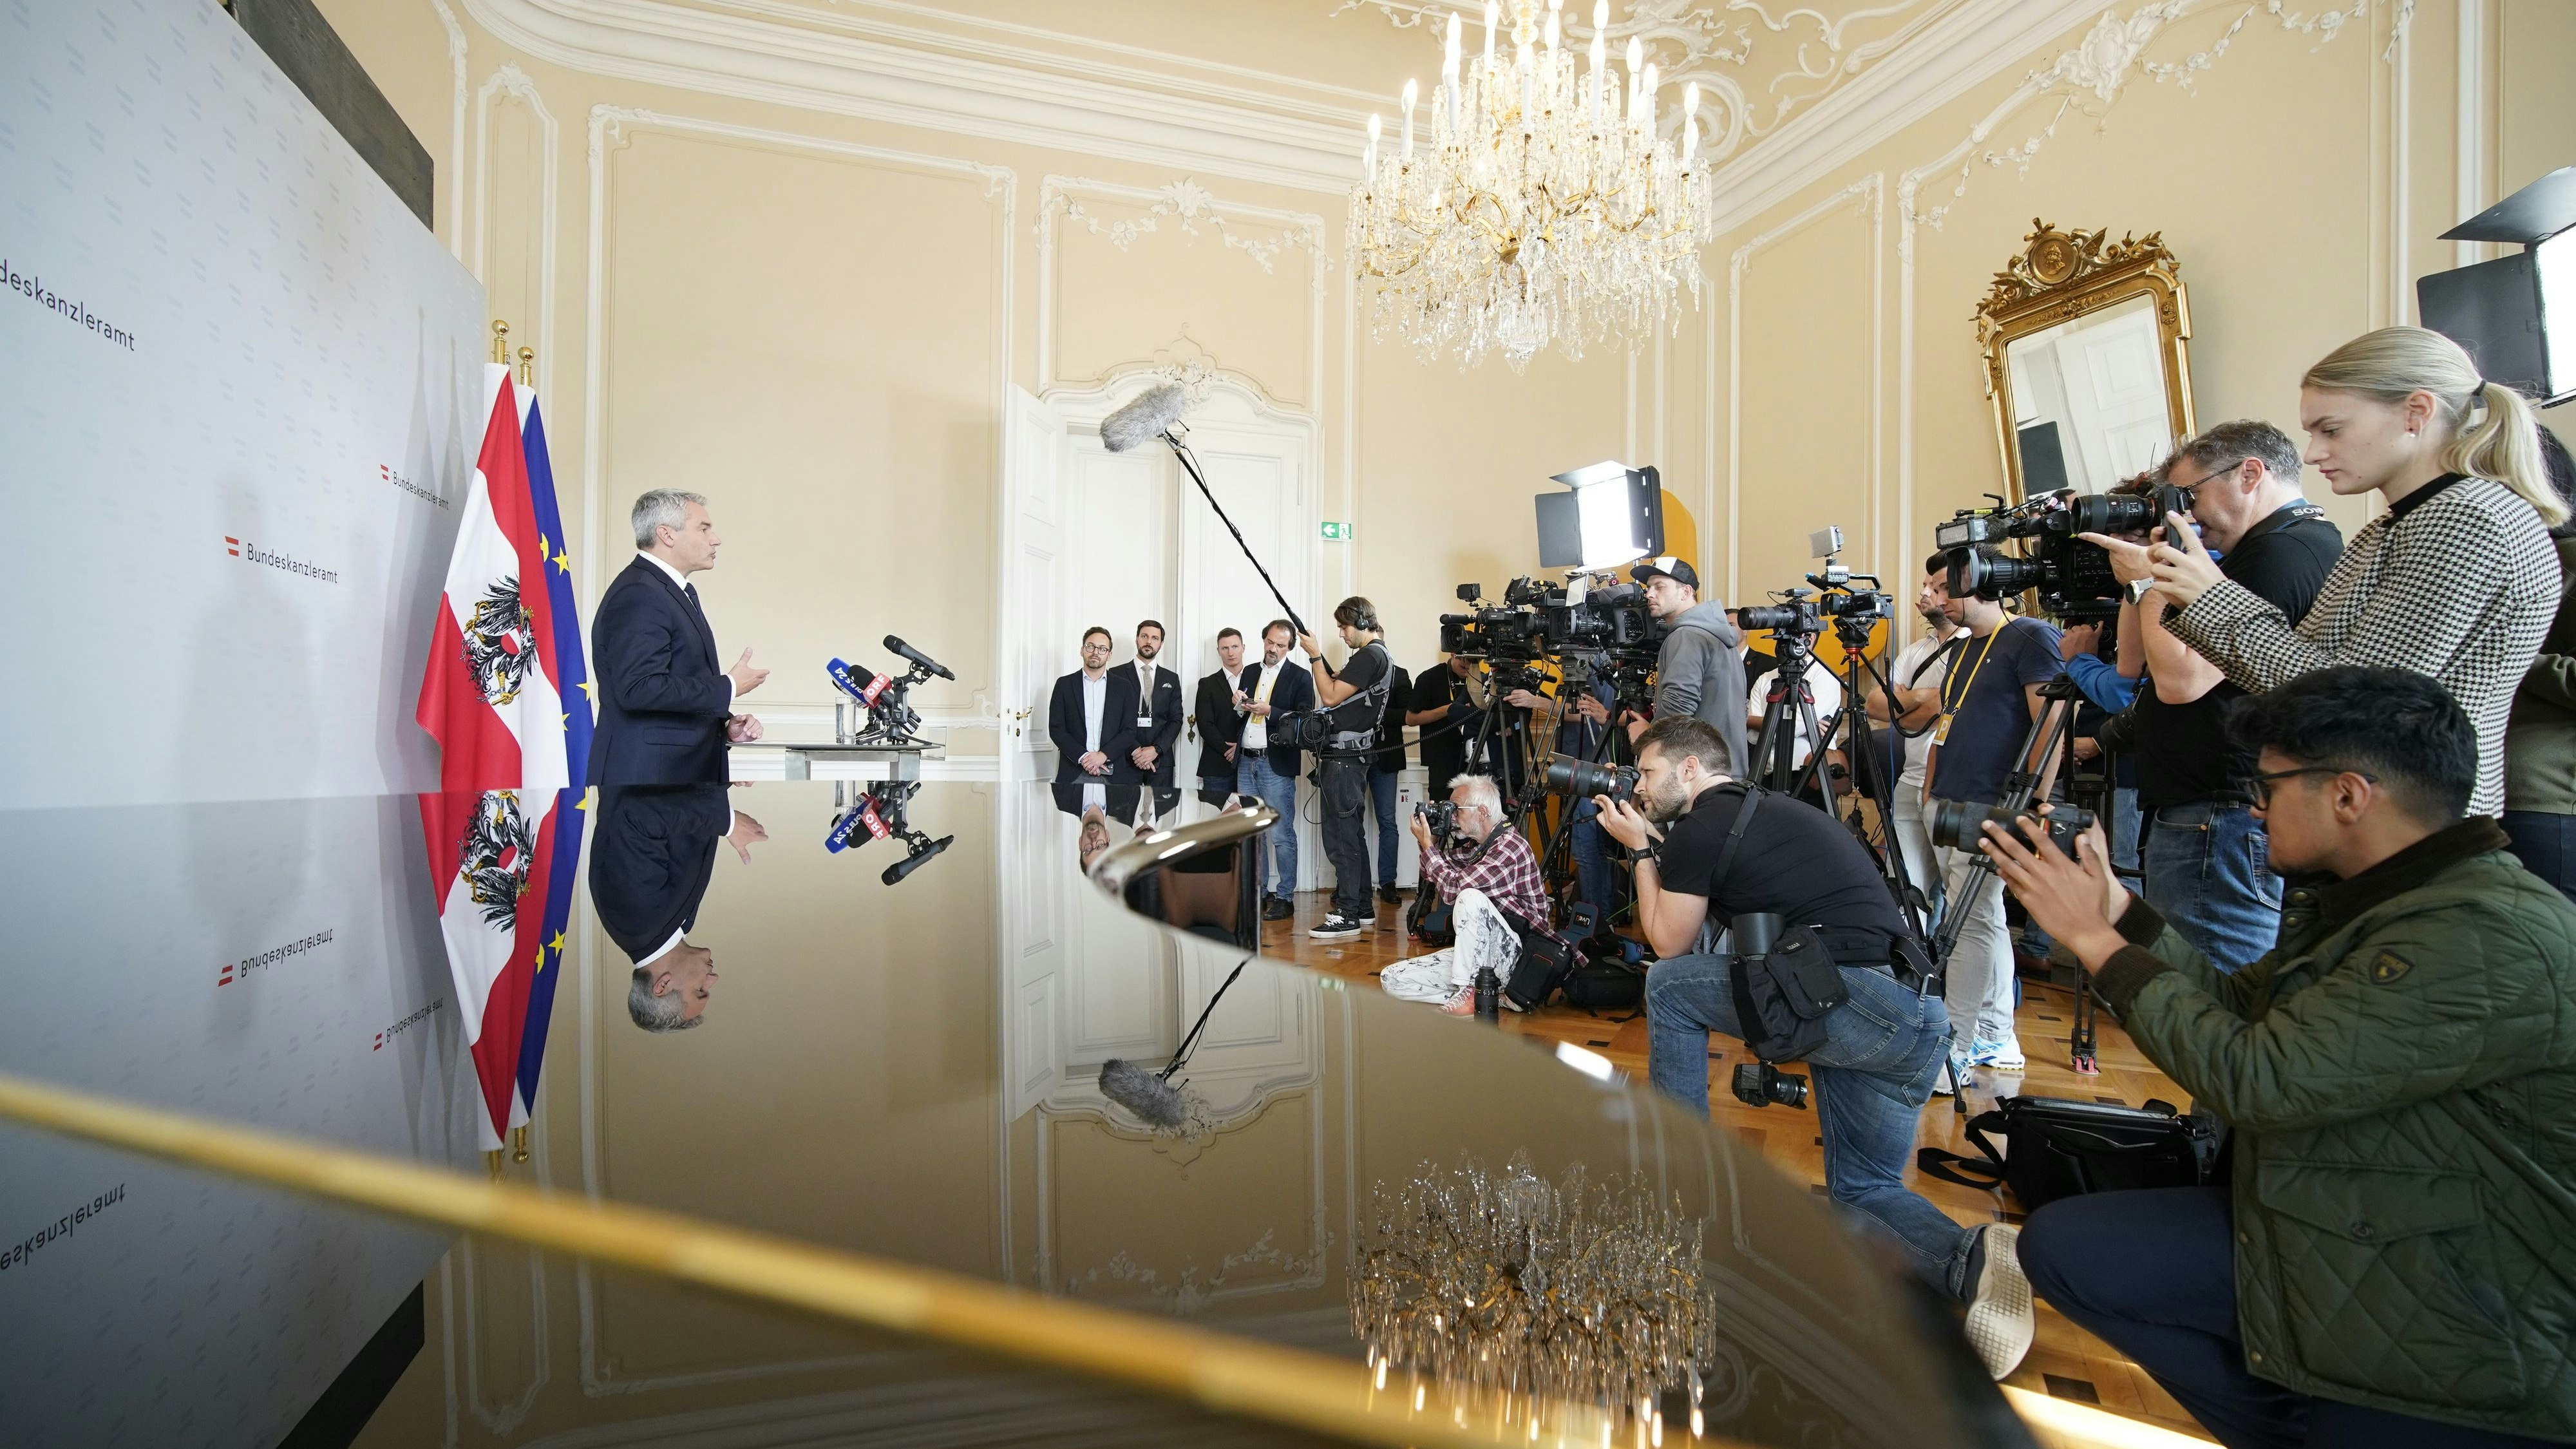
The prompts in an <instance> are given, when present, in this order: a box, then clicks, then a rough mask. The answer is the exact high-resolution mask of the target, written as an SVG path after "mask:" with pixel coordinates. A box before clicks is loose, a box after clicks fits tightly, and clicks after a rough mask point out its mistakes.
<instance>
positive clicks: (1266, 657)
mask: <svg viewBox="0 0 2576 1449" xmlns="http://www.w3.org/2000/svg"><path fill="white" fill-rule="evenodd" d="M1296 642H1297V629H1296V626H1295V625H1293V624H1290V623H1289V622H1288V621H1287V620H1285V619H1273V620H1271V621H1270V625H1269V627H1268V628H1265V629H1263V630H1262V631H1261V662H1260V663H1258V664H1254V665H1251V666H1249V667H1247V668H1246V669H1245V670H1244V671H1243V687H1242V688H1241V689H1240V690H1238V691H1236V693H1235V696H1234V709H1235V713H1236V714H1238V715H1241V716H1242V717H1243V734H1242V737H1241V739H1240V741H1239V742H1238V747H1237V749H1236V751H1235V754H1236V757H1237V764H1236V770H1235V777H1234V778H1235V788H1236V789H1237V790H1239V791H1241V792H1242V793H1244V794H1246V795H1258V796H1260V797H1261V799H1262V801H1263V803H1265V804H1267V805H1269V806H1270V807H1271V808H1272V809H1274V810H1277V811H1278V812H1279V823H1278V824H1276V825H1274V826H1272V827H1270V852H1269V854H1270V863H1269V866H1268V868H1267V871H1268V873H1267V874H1265V876H1264V877H1263V880H1264V882H1265V884H1267V883H1269V882H1270V881H1271V880H1272V879H1273V878H1275V880H1276V884H1275V886H1272V887H1270V888H1268V889H1265V890H1264V892H1263V899H1262V904H1261V918H1262V919H1263V920H1265V921H1284V920H1286V919H1288V918H1289V917H1290V916H1293V915H1295V914H1296V913H1297V908H1296V906H1295V904H1294V903H1293V902H1294V897H1295V896H1296V894H1297V771H1298V769H1299V767H1300V766H1301V765H1302V764H1303V760H1302V758H1301V756H1302V755H1303V753H1304V752H1303V751H1301V750H1299V749H1298V748H1297V747H1296V746H1295V745H1294V744H1291V743H1287V742H1284V741H1274V740H1273V738H1272V733H1273V732H1272V730H1271V728H1270V722H1271V720H1272V718H1273V717H1275V716H1278V715H1283V714H1288V713H1290V712H1292V711H1297V710H1308V709H1312V708H1314V707H1315V682H1314V680H1312V679H1311V678H1309V677H1307V674H1306V671H1305V670H1303V669H1301V668H1299V667H1298V666H1296V665H1294V664H1291V663H1289V662H1288V650H1289V649H1290V647H1291V646H1293V645H1294V644H1295V643H1296Z"/></svg>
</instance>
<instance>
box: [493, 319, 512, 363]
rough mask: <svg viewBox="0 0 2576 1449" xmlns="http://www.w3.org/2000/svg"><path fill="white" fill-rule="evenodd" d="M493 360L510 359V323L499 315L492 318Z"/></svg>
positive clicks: (504, 360)
mask: <svg viewBox="0 0 2576 1449" xmlns="http://www.w3.org/2000/svg"><path fill="white" fill-rule="evenodd" d="M492 360H493V361H494V362H503V363H506V362H508V361H509V360H510V324H509V323H507V322H504V321H502V320H501V319H500V318H498V317H495V318H493V319H492Z"/></svg>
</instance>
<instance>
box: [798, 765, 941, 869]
mask: <svg viewBox="0 0 2576 1449" xmlns="http://www.w3.org/2000/svg"><path fill="white" fill-rule="evenodd" d="M920 788H921V782H920V781H919V780H879V781H877V782H876V783H874V784H872V785H870V786H868V788H867V792H866V793H865V794H863V795H861V796H859V798H858V799H857V800H856V801H854V802H852V803H851V805H850V807H849V808H848V809H846V810H844V811H842V812H841V813H840V815H839V816H838V817H836V818H835V819H834V820H833V821H832V828H831V829H830V830H829V831H827V832H825V834H824V836H823V848H824V849H825V850H828V851H830V852H832V853H833V854H834V855H838V854H840V853H841V852H842V851H845V850H848V849H849V848H850V847H851V846H853V845H865V844H867V843H868V842H869V841H871V840H886V839H889V838H894V837H901V839H902V840H903V843H904V846H905V854H904V857H903V859H901V860H898V861H896V862H895V863H894V864H892V865H890V866H887V867H886V868H885V873H884V874H883V875H881V876H879V877H878V879H880V880H882V881H884V882H885V883H886V884H887V885H894V884H897V883H899V882H901V881H902V880H903V879H904V878H905V877H906V876H909V875H911V874H912V873H913V872H914V871H916V870H919V869H921V867H922V866H923V865H924V864H925V863H927V862H928V861H929V860H930V858H931V857H932V856H935V855H937V854H939V853H940V852H941V851H943V850H946V849H947V848H948V847H949V845H950V844H951V843H952V842H954V841H955V840H956V839H957V837H956V836H954V835H943V836H941V837H939V838H938V839H937V840H933V839H931V838H930V834H929V832H927V831H922V830H915V829H913V828H912V823H911V821H910V820H908V819H907V818H906V810H907V808H908V807H909V806H910V805H911V803H912V792H913V791H915V790H918V789H920Z"/></svg>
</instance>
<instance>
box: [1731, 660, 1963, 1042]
mask: <svg viewBox="0 0 2576 1449" xmlns="http://www.w3.org/2000/svg"><path fill="white" fill-rule="evenodd" d="M1871 622H1872V621H1871V620H1869V619H1856V618H1851V617H1848V616H1837V617H1836V619H1835V621H1834V637H1835V639H1836V641H1837V642H1839V643H1840V644H1841V645H1842V646H1843V669H1842V673H1841V675H1840V676H1839V682H1840V683H1841V685H1842V687H1843V702H1842V704H1841V706H1840V707H1839V708H1837V709H1836V710H1835V711H1834V712H1833V714H1832V716H1831V717H1829V718H1828V719H1826V720H1825V721H1824V724H1823V726H1822V727H1821V728H1819V727H1818V725H1817V721H1816V693H1815V687H1814V686H1813V685H1811V684H1809V683H1808V682H1807V669H1808V666H1809V665H1810V664H1812V663H1813V662H1814V659H1815V649H1814V646H1813V645H1811V644H1809V643H1808V642H1807V641H1808V639H1809V637H1810V636H1808V635H1806V634H1803V633H1797V632H1786V631H1781V630H1773V631H1772V635H1771V637H1772V642H1773V646H1774V650H1775V652H1776V654H1777V656H1778V658H1779V661H1780V667H1779V672H1778V673H1777V674H1775V675H1774V676H1773V677H1772V680H1771V684H1770V687H1769V689H1768V690H1767V692H1766V693H1765V694H1764V696H1763V704H1762V730H1761V734H1760V736H1759V742H1758V743H1757V744H1755V745H1754V747H1753V750H1752V761H1751V762H1750V767H1749V770H1748V773H1749V775H1750V777H1751V778H1752V779H1753V780H1754V782H1755V783H1757V784H1759V785H1761V786H1762V787H1763V788H1764V789H1767V790H1776V791H1780V792H1783V793H1789V794H1795V793H1797V792H1799V791H1802V790H1804V789H1805V788H1806V787H1807V786H1808V785H1809V784H1810V783H1812V784H1814V785H1815V786H1816V787H1817V792H1818V795H1819V797H1820V798H1821V799H1822V800H1823V801H1824V805H1825V813H1826V814H1828V815H1833V816H1837V817H1841V816H1842V810H1841V805H1840V800H1839V798H1838V792H1837V791H1836V790H1835V788H1834V778H1833V772H1832V771H1831V770H1829V769H1827V768H1826V767H1825V756H1826V753H1827V752H1828V751H1829V750H1831V749H1833V748H1834V736H1835V734H1836V733H1837V732H1840V733H1841V735H1842V751H1843V758H1844V759H1845V760H1848V761H1850V762H1851V770H1852V793H1853V795H1854V796H1855V797H1856V798H1855V800H1854V803H1853V812H1852V815H1851V816H1850V817H1847V818H1848V820H1849V822H1850V823H1851V826H1852V829H1853V832H1854V833H1855V834H1857V835H1859V836H1860V837H1861V843H1862V844H1863V845H1864V846H1866V845H1868V844H1869V843H1870V841H1869V837H1868V833H1867V831H1866V829H1865V828H1864V827H1862V826H1861V825H1860V823H1859V804H1858V802H1859V800H1863V799H1865V800H1868V801H1869V802H1870V803H1871V804H1873V805H1875V806H1877V807H1878V819H1879V833H1880V835H1881V836H1882V837H1883V838H1884V841H1885V844H1884V848H1883V849H1880V850H1877V851H1875V852H1873V855H1874V857H1875V858H1876V859H1877V861H1878V863H1879V869H1880V871H1881V873H1882V874H1883V875H1884V876H1885V878H1886V880H1887V885H1888V890H1889V892H1890V893H1891V894H1892V895H1894V896H1895V897H1896V901H1897V908H1898V910H1899V911H1900V912H1901V913H1902V914H1903V915H1904V917H1905V924H1906V927H1907V929H1909V930H1911V931H1913V933H1914V937H1915V939H1916V940H1918V941H1923V940H1928V939H1929V938H1930V926H1931V923H1930V922H1929V921H1928V920H1927V919H1925V913H1926V911H1927V910H1928V909H1929V907H1928V906H1927V905H1926V904H1925V903H1924V901H1923V900H1922V899H1921V897H1920V895H1919V893H1918V892H1917V891H1916V890H1915V889H1914V882H1913V877H1912V876H1911V875H1910V874H1909V873H1908V872H1907V871H1906V868H1905V842H1904V839H1903V837H1902V836H1900V835H1899V834H1898V833H1897V830H1896V780H1895V778H1894V776H1893V775H1891V774H1890V773H1889V771H1888V768H1887V762H1886V761H1883V760H1881V759H1879V757H1878V751H1877V750H1876V748H1875V747H1874V745H1875V742H1874V741H1873V740H1872V739H1871V738H1870V729H1869V713H1868V710H1867V709H1866V708H1865V707H1861V708H1859V709H1857V711H1856V710H1855V706H1859V705H1861V704H1862V702H1863V701H1866V700H1867V699H1868V697H1869V696H1868V690H1867V686H1868V685H1870V684H1872V683H1875V684H1877V685H1878V686H1879V688H1880V690H1881V691H1882V692H1883V693H1884V694H1885V695H1886V697H1887V699H1888V700H1889V701H1891V703H1892V702H1893V701H1894V700H1895V698H1896V691H1895V689H1894V688H1893V687H1892V685H1891V683H1890V681H1889V680H1888V679H1887V677H1886V676H1885V675H1884V674H1883V673H1881V672H1880V671H1879V668H1878V666H1877V665H1876V664H1874V663H1872V662H1871V661H1870V659H1869V658H1868V656H1867V654H1866V653H1865V652H1864V651H1865V650H1866V649H1867V648H1868V645H1869V635H1870V628H1869V626H1870V623H1871ZM1793 671H1794V672H1793ZM1793 709H1794V710H1795V711H1796V713H1795V715H1794V716H1793V715H1792V714H1791V711H1792V710H1793ZM1891 713H1893V711H1891ZM1801 729H1803V731H1804V734H1805V737H1806V738H1809V739H1812V740H1813V741H1814V742H1815V745H1814V748H1813V749H1812V750H1810V751H1809V752H1808V755H1807V763H1806V764H1804V765H1796V764H1795V763H1794V761H1795V760H1796V759H1797V741H1798V739H1799V737H1800V734H1799V731H1800V730H1801ZM1896 729H1897V731H1898V734H1899V736H1900V738H1901V737H1902V736H1903V733H1904V726H1903V725H1898V726H1896ZM1946 959H1947V958H1946V957H1945V956H1944V955H1943V954H1942V953H1940V952H1937V951H1936V952H1934V953H1933V963H1934V964H1933V975H1932V976H1931V977H1930V978H1927V979H1926V980H1925V982H1924V983H1923V986H1924V989H1925V990H1926V991H1930V990H1932V989H1933V985H1934V982H1936V981H1937V980H1938V979H1939V976H1940V964H1941V963H1942V962H1943V961H1944V960H1946Z"/></svg>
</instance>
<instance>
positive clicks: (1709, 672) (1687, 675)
mask: <svg viewBox="0 0 2576 1449" xmlns="http://www.w3.org/2000/svg"><path fill="white" fill-rule="evenodd" d="M1628 577H1630V578H1632V579H1635V580H1636V581H1637V582H1638V583H1641V584H1643V585H1645V586H1646V607H1647V608H1649V609H1651V610H1653V611H1654V615H1655V620H1656V622H1657V623H1659V624H1661V625H1663V627H1664V648H1663V653H1662V654H1661V655H1659V656H1658V657H1657V658H1656V660H1655V718H1657V719H1671V718H1673V717H1675V716H1677V715H1685V714H1686V715H1693V716H1696V717H1697V718H1699V719H1700V720H1702V721H1704V722H1705V723H1706V724H1708V726H1709V727H1710V728H1712V729H1714V730H1716V731H1717V733H1718V735H1719V737H1720V738H1722V739H1724V740H1725V741H1726V748H1727V751H1728V752H1729V753H1730V754H1732V755H1733V756H1734V763H1733V764H1732V766H1731V767H1730V768H1729V769H1728V771H1727V773H1728V774H1730V775H1738V776H1740V775H1742V774H1743V773H1744V761H1745V750H1744V698H1745V682H1744V654H1743V646H1744V635H1743V634H1742V633H1741V632H1740V631H1738V630H1737V629H1736V627H1735V620H1734V619H1732V618H1730V617H1728V615H1727V612H1726V605H1725V604H1723V603H1720V602H1718V601H1717V600H1714V599H1712V600H1710V601H1709V602H1707V603H1705V604H1703V603H1701V602H1700V601H1699V570H1697V569H1694V568H1692V567H1691V566H1690V563H1689V561H1688V560H1686V559H1678V558H1672V557H1669V556H1667V557H1663V558H1650V559H1648V560H1646V561H1645V562H1644V563H1641V564H1639V565H1637V566H1636V567H1635V568H1633V569H1630V570H1629V571H1628ZM1645 732H1646V722H1645V721H1644V720H1642V719H1638V718H1635V717H1634V716H1631V717H1630V718H1629V721H1628V738H1629V739H1631V740H1634V739H1636V737H1637V736H1639V735H1641V734H1644V733H1645Z"/></svg>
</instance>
